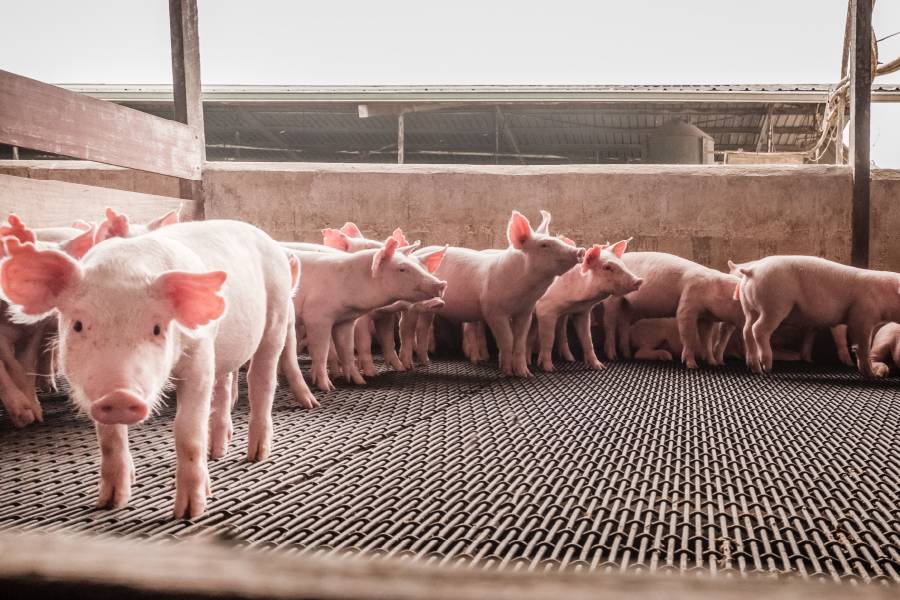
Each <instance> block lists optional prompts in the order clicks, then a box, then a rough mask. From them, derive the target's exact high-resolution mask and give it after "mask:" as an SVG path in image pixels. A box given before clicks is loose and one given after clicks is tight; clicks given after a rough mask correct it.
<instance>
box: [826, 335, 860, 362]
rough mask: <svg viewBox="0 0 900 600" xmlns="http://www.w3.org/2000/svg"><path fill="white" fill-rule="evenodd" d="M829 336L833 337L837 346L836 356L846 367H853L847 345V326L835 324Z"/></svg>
mask: <svg viewBox="0 0 900 600" xmlns="http://www.w3.org/2000/svg"><path fill="white" fill-rule="evenodd" d="M831 337H832V338H833V339H834V345H835V347H837V353H838V358H839V359H840V360H841V362H842V363H844V364H845V365H847V366H848V367H855V366H856V364H855V363H854V362H853V358H852V357H851V356H850V349H849V348H848V347H847V326H846V325H835V326H834V327H832V328H831Z"/></svg>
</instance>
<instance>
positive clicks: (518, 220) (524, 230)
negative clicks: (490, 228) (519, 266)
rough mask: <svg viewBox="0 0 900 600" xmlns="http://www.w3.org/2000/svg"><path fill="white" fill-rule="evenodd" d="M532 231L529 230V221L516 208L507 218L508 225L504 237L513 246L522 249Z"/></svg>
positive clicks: (532, 233)
mask: <svg viewBox="0 0 900 600" xmlns="http://www.w3.org/2000/svg"><path fill="white" fill-rule="evenodd" d="M532 235H534V232H533V231H532V230H531V223H529V222H528V219H527V218H526V217H525V215H523V214H522V213H520V212H519V211H517V210H514V211H512V216H510V218H509V225H508V226H507V228H506V237H507V238H508V239H509V243H510V244H511V245H512V247H513V248H516V249H518V250H521V249H522V246H524V245H525V242H527V241H528V240H530V239H531V236H532Z"/></svg>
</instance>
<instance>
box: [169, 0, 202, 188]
mask: <svg viewBox="0 0 900 600" xmlns="http://www.w3.org/2000/svg"><path fill="white" fill-rule="evenodd" d="M169 37H170V40H171V46H172V89H173V95H174V99H175V120H176V121H180V122H181V123H184V124H185V125H187V126H188V127H189V128H190V131H191V135H192V138H193V142H194V147H195V148H196V149H197V151H198V152H199V155H200V163H201V165H202V164H203V162H205V161H206V136H205V133H204V130H203V95H202V90H201V89H200V37H199V34H198V28H197V0H169ZM190 179H193V180H194V181H184V180H182V181H181V183H180V188H181V197H182V198H187V199H191V200H197V201H200V200H202V198H203V190H202V185H203V183H202V181H197V180H200V179H202V177H193V178H190Z"/></svg>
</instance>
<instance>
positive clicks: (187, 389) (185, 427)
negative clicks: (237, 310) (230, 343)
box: [174, 340, 252, 519]
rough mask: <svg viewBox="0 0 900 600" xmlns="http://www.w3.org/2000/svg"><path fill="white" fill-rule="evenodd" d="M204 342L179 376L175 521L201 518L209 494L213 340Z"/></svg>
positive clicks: (176, 427)
mask: <svg viewBox="0 0 900 600" xmlns="http://www.w3.org/2000/svg"><path fill="white" fill-rule="evenodd" d="M205 342H207V343H204V344H202V346H201V347H199V348H197V349H196V350H195V353H194V356H193V360H192V364H191V365H189V367H188V369H187V372H185V373H180V374H179V377H178V384H177V388H176V392H175V394H176V400H177V401H176V406H177V408H176V410H175V455H176V463H177V464H176V469H175V509H174V514H175V518H176V519H180V518H185V519H195V518H197V517H199V516H200V515H202V514H203V513H204V512H205V511H206V498H207V497H208V496H209V493H210V489H209V471H208V470H207V467H206V450H207V448H208V427H209V413H210V403H211V397H212V392H213V383H214V379H215V374H214V364H213V349H212V340H205ZM251 368H252V366H251Z"/></svg>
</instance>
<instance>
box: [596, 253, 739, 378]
mask: <svg viewBox="0 0 900 600" xmlns="http://www.w3.org/2000/svg"><path fill="white" fill-rule="evenodd" d="M622 262H624V263H625V265H626V266H627V267H628V268H629V269H631V270H632V271H634V272H635V273H639V274H640V275H641V277H643V278H644V284H643V285H642V286H641V288H640V289H639V290H637V291H636V292H631V293H630V294H628V295H626V296H624V297H618V296H613V297H611V298H608V299H606V300H605V301H604V303H603V310H604V312H603V327H604V333H605V336H606V340H605V344H604V348H605V351H606V357H607V358H609V359H610V360H615V358H616V357H617V353H616V342H617V341H618V347H619V349H620V350H621V351H622V354H623V355H624V356H625V358H630V357H631V344H630V342H629V339H628V337H629V335H630V326H631V324H632V323H633V322H635V321H637V320H638V319H646V318H653V317H675V318H676V319H677V320H678V330H679V332H680V334H681V343H682V346H683V349H682V353H681V360H682V362H684V364H685V365H686V366H687V367H688V368H689V369H696V368H697V358H698V357H700V358H701V359H703V358H705V359H707V361H708V362H710V363H711V364H717V361H715V360H712V361H710V360H709V358H710V357H708V356H706V353H705V352H704V351H703V344H702V343H701V340H700V334H699V331H698V328H697V327H698V322H699V321H700V320H713V321H724V322H725V323H727V324H728V325H729V326H731V327H741V326H742V325H743V314H742V313H741V307H740V304H739V303H738V302H737V301H736V299H735V297H734V294H735V289H736V288H737V284H738V282H739V281H740V279H739V278H738V277H735V276H734V275H728V274H725V273H722V272H720V271H716V270H715V269H710V268H709V267H705V266H703V265H700V264H697V263H695V262H693V261H690V260H687V259H685V258H681V257H679V256H675V255H672V254H666V253H663V252H629V253H628V254H625V255H624V256H622Z"/></svg>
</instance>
